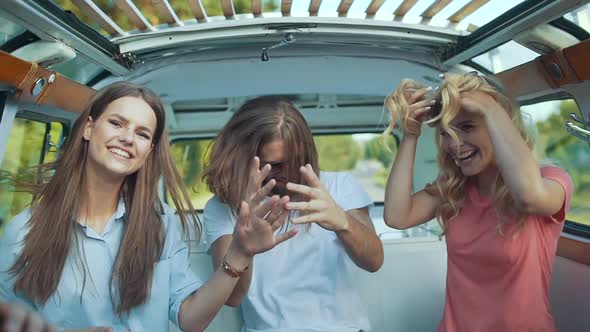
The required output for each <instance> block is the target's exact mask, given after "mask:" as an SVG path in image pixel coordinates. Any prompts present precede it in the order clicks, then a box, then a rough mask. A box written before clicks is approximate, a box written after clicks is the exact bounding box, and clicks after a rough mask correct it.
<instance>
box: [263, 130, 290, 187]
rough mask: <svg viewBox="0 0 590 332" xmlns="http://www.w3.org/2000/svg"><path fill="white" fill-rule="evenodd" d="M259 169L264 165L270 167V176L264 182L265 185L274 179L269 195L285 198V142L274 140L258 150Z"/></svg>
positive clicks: (286, 165) (287, 180)
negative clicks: (274, 183) (274, 182)
mask: <svg viewBox="0 0 590 332" xmlns="http://www.w3.org/2000/svg"><path fill="white" fill-rule="evenodd" d="M259 157H260V167H264V165H266V164H270V166H271V167H272V168H271V170H270V174H268V177H267V178H266V179H265V180H264V184H266V183H267V182H268V181H270V180H271V179H275V181H276V185H275V186H274V188H273V190H272V192H271V193H270V195H279V196H281V197H282V196H285V195H287V194H288V190H287V182H289V179H287V167H288V162H287V154H286V151H285V142H284V141H283V140H276V141H272V142H270V143H267V144H265V145H263V146H262V148H261V149H260V156H259Z"/></svg>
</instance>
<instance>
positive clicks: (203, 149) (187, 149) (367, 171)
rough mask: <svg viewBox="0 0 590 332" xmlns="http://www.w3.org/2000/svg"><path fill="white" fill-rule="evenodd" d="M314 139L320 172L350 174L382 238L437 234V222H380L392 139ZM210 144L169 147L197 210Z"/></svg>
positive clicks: (369, 136) (355, 136)
mask: <svg viewBox="0 0 590 332" xmlns="http://www.w3.org/2000/svg"><path fill="white" fill-rule="evenodd" d="M314 140H315V143H316V147H317V150H318V155H319V164H320V169H321V170H322V171H346V172H350V173H351V174H352V175H353V176H354V177H355V178H356V179H357V180H358V181H359V183H360V184H361V185H362V186H363V188H364V189H365V190H366V191H367V193H368V194H369V196H370V197H371V198H372V199H373V201H374V202H375V207H374V208H373V209H371V218H372V219H373V223H374V225H375V229H376V231H377V234H380V236H381V238H404V237H418V236H420V237H422V236H438V235H440V227H439V226H438V224H437V222H436V221H431V222H428V223H426V224H424V225H422V226H419V227H414V228H412V229H409V230H404V231H398V230H395V229H392V228H389V227H388V226H386V225H385V223H384V221H383V205H382V203H383V199H384V197H385V185H386V183H387V177H388V175H389V169H390V167H391V164H392V163H393V159H394V158H395V153H396V151H397V143H396V139H395V138H394V137H393V136H390V137H388V138H387V140H386V141H384V137H383V136H382V135H381V134H375V133H360V134H338V135H315V136H314ZM210 144H211V140H209V139H192V140H190V139H189V140H178V141H175V142H173V144H172V153H173V157H174V161H175V162H176V165H177V167H178V169H179V172H180V174H181V176H182V178H183V180H184V183H185V185H186V186H187V188H188V189H189V194H190V195H191V198H192V203H193V204H194V206H195V208H196V209H199V210H200V209H203V208H204V207H205V203H206V202H207V200H209V198H211V197H212V194H211V193H210V192H209V191H208V190H207V187H206V185H205V184H204V183H203V182H202V179H201V176H202V171H203V160H204V159H206V158H207V153H208V148H209V145H210ZM168 200H169V201H170V199H169V197H168Z"/></svg>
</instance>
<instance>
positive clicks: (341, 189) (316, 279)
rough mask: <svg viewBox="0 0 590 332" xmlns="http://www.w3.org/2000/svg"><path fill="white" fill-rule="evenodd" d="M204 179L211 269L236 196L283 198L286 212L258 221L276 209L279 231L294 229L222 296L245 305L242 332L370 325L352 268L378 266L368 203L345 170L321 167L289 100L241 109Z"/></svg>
mask: <svg viewBox="0 0 590 332" xmlns="http://www.w3.org/2000/svg"><path fill="white" fill-rule="evenodd" d="M248 165H251V167H248ZM260 166H262V168H260ZM204 178H205V179H206V182H207V185H208V186H209V189H210V190H211V191H212V192H213V193H214V194H215V197H213V198H212V199H211V200H210V201H209V202H208V203H207V205H206V206H205V212H204V220H205V224H206V235H207V241H208V243H209V244H210V249H209V253H210V254H211V255H212V258H213V265H214V266H215V267H217V266H219V265H220V264H221V263H222V259H223V257H224V256H225V255H226V254H227V252H228V248H229V244H230V242H231V241H232V238H233V236H235V235H232V234H233V227H234V226H233V225H234V223H235V216H236V215H238V214H239V213H240V204H241V202H242V200H252V199H255V200H257V201H261V200H260V197H258V196H260V195H263V196H267V197H269V198H268V199H273V200H279V202H280V204H282V206H283V207H284V209H283V210H282V211H276V212H275V214H274V215H273V214H272V213H271V214H269V215H266V216H265V215H260V216H259V217H261V218H270V219H271V220H272V219H276V216H277V215H279V217H280V218H283V219H285V222H284V223H283V222H278V223H276V224H277V225H283V226H282V227H280V228H279V227H276V228H277V229H276V232H278V233H281V232H290V231H293V230H297V231H298V235H297V236H296V237H294V238H293V239H292V240H291V241H288V242H286V243H285V244H284V245H283V246H281V247H277V248H275V249H274V250H271V251H269V252H267V253H263V254H261V255H259V256H257V257H256V259H254V260H253V261H252V262H250V264H249V268H248V269H247V270H246V271H245V272H244V275H243V276H242V278H241V279H240V281H239V282H238V284H237V285H236V287H235V288H234V291H233V293H232V295H231V296H230V298H229V299H228V301H227V302H226V304H228V305H230V306H237V305H239V304H240V303H241V308H242V313H243V318H244V321H245V324H244V331H271V330H272V331H302V330H306V331H309V330H313V331H351V332H352V331H354V332H358V331H360V330H367V329H368V328H369V322H368V319H367V315H366V313H365V308H364V307H363V305H362V303H361V301H360V298H359V295H358V294H357V291H356V289H355V287H354V282H353V280H352V273H353V270H354V269H355V268H357V267H360V268H361V269H364V270H367V271H371V272H374V271H377V270H378V269H379V268H380V267H381V265H382V264H383V247H382V245H381V241H380V240H379V238H378V236H377V235H376V233H375V230H374V228H373V224H372V222H371V218H370V217H369V213H368V211H369V210H368V209H369V207H370V206H371V204H372V201H371V199H370V198H369V196H368V195H367V193H366V192H365V191H364V190H363V189H362V188H361V187H360V185H359V184H358V183H357V182H356V180H355V179H354V178H353V177H352V176H350V175H349V174H346V173H343V172H321V173H320V172H319V165H318V154H317V150H316V147H315V144H314V141H313V137H312V134H311V130H310V128H309V126H308V124H307V122H306V121H305V119H304V117H303V115H302V114H301V113H300V112H299V111H298V110H297V109H296V107H295V106H294V105H293V103H291V102H290V101H289V100H287V99H284V98H280V97H259V98H255V99H253V100H250V101H248V102H246V103H245V104H244V105H242V106H241V107H240V108H239V109H238V110H237V111H236V112H235V114H234V115H233V116H232V118H231V119H230V120H229V122H228V123H227V124H226V125H225V127H224V128H223V129H222V130H221V132H220V133H219V136H218V137H217V139H216V140H215V142H214V143H213V146H212V150H211V155H210V161H209V162H208V164H207V166H206V169H205V172H204ZM260 186H262V189H261V190H260V191H258V193H257V194H256V193H255V192H254V190H253V189H252V188H254V189H255V188H260ZM262 201H264V200H262ZM251 205H252V204H251ZM355 265H356V266H355ZM242 298H243V300H242Z"/></svg>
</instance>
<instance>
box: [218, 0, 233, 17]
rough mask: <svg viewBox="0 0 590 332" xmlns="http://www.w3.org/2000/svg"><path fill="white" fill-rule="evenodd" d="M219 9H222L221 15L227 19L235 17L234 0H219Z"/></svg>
mask: <svg viewBox="0 0 590 332" xmlns="http://www.w3.org/2000/svg"><path fill="white" fill-rule="evenodd" d="M221 10H222V11H223V16H225V18H227V19H228V20H230V19H233V18H235V17H236V11H235V9H234V2H233V1H232V0H221Z"/></svg>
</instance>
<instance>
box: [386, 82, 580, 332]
mask: <svg viewBox="0 0 590 332" xmlns="http://www.w3.org/2000/svg"><path fill="white" fill-rule="evenodd" d="M444 77H445V80H444V82H443V84H442V85H441V87H440V89H439V90H438V91H436V92H435V94H434V99H429V98H426V97H425V96H427V95H428V93H429V92H430V91H431V89H430V88H423V87H422V86H420V85H419V84H418V83H416V82H413V81H410V80H406V81H402V84H401V85H400V87H399V88H398V89H397V90H396V91H394V93H392V95H390V96H388V98H387V100H386V104H387V106H388V108H389V110H390V111H391V113H392V127H393V126H394V125H395V124H396V123H398V122H399V123H400V124H401V126H402V128H403V131H404V136H403V139H402V141H401V143H400V147H399V150H398V153H397V156H396V159H395V161H394V164H393V167H392V170H391V174H390V175H389V180H388V182H387V189H386V193H385V211H384V214H385V215H384V217H385V222H386V224H387V225H388V226H390V227H393V228H397V229H406V228H410V227H414V226H417V225H420V224H423V223H425V222H427V221H429V220H431V219H433V218H435V217H436V218H437V219H438V220H439V222H440V223H441V226H442V229H443V231H444V234H445V236H446V243H447V254H448V262H447V287H446V301H445V308H444V313H443V317H442V320H441V322H440V325H439V331H447V332H448V331H481V332H483V331H494V332H496V331H504V332H509V331H555V330H556V327H555V323H554V321H553V318H552V316H551V313H550V308H549V301H548V290H549V285H550V280H551V267H552V263H553V258H554V257H555V251H556V247H557V241H558V239H559V236H560V233H561V230H562V228H563V223H564V220H565V215H566V210H567V207H568V205H569V201H570V198H571V193H572V182H571V179H570V177H569V176H568V174H567V173H566V172H564V171H563V170H562V169H560V168H557V167H541V166H540V165H539V163H538V162H537V160H536V159H535V157H534V155H533V152H532V141H531V140H530V138H529V136H528V135H527V133H526V130H525V129H524V126H523V122H522V118H521V115H520V111H519V109H518V107H517V106H516V104H515V103H514V102H512V101H511V99H510V98H509V97H507V96H506V95H505V94H504V93H503V92H502V91H500V89H499V88H497V87H495V86H494V85H491V84H490V83H489V82H488V81H486V80H485V79H484V78H483V77H481V76H479V75H476V74H465V75H459V74H450V73H449V74H446V75H445V76H444ZM424 122H428V123H429V124H430V125H433V126H434V127H435V129H436V145H437V148H438V165H439V169H440V175H439V177H438V178H437V179H436V180H435V181H434V183H433V184H431V185H428V186H427V187H426V188H425V189H423V190H420V191H418V192H415V193H412V178H413V175H414V174H413V167H414V160H415V155H416V144H417V142H418V138H419V136H420V129H421V125H422V123H424Z"/></svg>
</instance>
